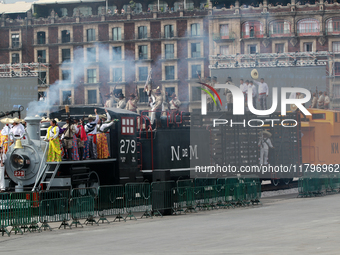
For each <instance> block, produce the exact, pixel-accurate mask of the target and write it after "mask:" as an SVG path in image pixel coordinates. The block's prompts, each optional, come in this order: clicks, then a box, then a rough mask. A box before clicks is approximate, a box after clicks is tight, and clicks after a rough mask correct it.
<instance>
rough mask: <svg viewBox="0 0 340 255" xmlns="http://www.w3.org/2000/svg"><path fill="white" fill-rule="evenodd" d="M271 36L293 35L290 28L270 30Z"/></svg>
mask: <svg viewBox="0 0 340 255" xmlns="http://www.w3.org/2000/svg"><path fill="white" fill-rule="evenodd" d="M269 36H271V37H282V36H291V32H290V30H281V31H269Z"/></svg>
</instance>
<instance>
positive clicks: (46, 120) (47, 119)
mask: <svg viewBox="0 0 340 255" xmlns="http://www.w3.org/2000/svg"><path fill="white" fill-rule="evenodd" d="M50 121H51V120H50V118H46V119H45V117H42V119H41V122H50Z"/></svg>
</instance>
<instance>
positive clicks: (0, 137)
mask: <svg viewBox="0 0 340 255" xmlns="http://www.w3.org/2000/svg"><path fill="white" fill-rule="evenodd" d="M1 123H3V124H5V126H4V127H3V128H2V130H1V133H0V146H1V147H2V149H3V152H4V153H5V154H6V153H7V151H8V146H9V144H8V141H9V139H8V135H9V132H10V129H11V128H12V125H11V123H12V120H11V119H9V118H5V119H2V120H1Z"/></svg>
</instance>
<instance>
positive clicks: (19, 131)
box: [9, 123, 25, 139]
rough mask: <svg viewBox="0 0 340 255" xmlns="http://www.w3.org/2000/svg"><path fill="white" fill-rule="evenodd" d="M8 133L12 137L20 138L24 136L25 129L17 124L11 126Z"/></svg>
mask: <svg viewBox="0 0 340 255" xmlns="http://www.w3.org/2000/svg"><path fill="white" fill-rule="evenodd" d="M9 132H10V133H12V134H13V135H14V136H22V135H23V134H25V128H24V126H23V125H22V124H20V123H19V124H16V125H15V126H13V127H12V128H11V130H10V131H9ZM12 139H13V138H12Z"/></svg>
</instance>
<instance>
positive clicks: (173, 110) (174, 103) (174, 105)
mask: <svg viewBox="0 0 340 255" xmlns="http://www.w3.org/2000/svg"><path fill="white" fill-rule="evenodd" d="M170 98H171V100H170V102H169V104H170V122H176V119H175V118H176V115H177V114H178V113H179V107H180V105H181V101H179V100H178V98H177V96H176V94H175V93H172V95H171V96H170Z"/></svg>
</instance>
